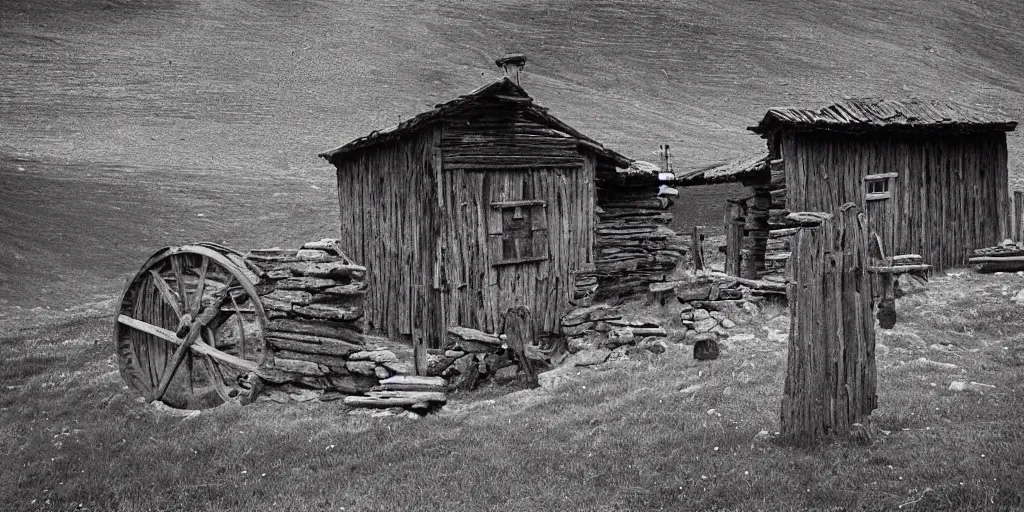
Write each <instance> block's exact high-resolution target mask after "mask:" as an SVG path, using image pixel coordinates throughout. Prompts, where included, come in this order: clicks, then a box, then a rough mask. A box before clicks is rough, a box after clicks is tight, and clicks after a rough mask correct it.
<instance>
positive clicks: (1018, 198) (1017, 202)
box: [1010, 190, 1024, 242]
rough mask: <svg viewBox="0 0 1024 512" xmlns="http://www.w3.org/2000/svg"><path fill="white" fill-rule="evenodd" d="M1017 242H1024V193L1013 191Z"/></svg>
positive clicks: (1013, 236)
mask: <svg viewBox="0 0 1024 512" xmlns="http://www.w3.org/2000/svg"><path fill="white" fill-rule="evenodd" d="M1010 238H1013V240H1014V241H1015V242H1024V192H1022V191H1020V190H1014V191H1013V234H1012V235H1011V236H1010Z"/></svg>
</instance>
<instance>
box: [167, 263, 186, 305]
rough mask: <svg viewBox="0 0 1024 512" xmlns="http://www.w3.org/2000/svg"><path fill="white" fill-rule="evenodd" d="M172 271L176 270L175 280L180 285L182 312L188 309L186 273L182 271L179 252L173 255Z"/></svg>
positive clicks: (179, 294) (179, 293)
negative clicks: (186, 301)
mask: <svg viewBox="0 0 1024 512" xmlns="http://www.w3.org/2000/svg"><path fill="white" fill-rule="evenodd" d="M171 271H173V272H174V281H175V283H176V284H177V287H178V297H179V298H180V299H181V303H180V307H181V310H182V312H184V311H185V310H187V309H188V306H187V305H186V304H185V274H184V273H183V272H182V271H181V259H180V258H179V257H178V255H177V254H175V255H173V256H171Z"/></svg>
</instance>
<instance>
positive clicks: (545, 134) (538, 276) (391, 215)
mask: <svg viewBox="0 0 1024 512" xmlns="http://www.w3.org/2000/svg"><path fill="white" fill-rule="evenodd" d="M524 62H525V58H523V57H521V56H511V57H510V58H506V59H499V61H498V64H499V65H500V66H503V67H505V70H506V76H505V77H503V78H501V79H499V80H497V81H495V82H493V83H490V84H488V85H485V86H483V87H481V88H479V89H477V90H475V91H473V92H471V93H469V94H466V95H464V96H461V97H458V98H456V99H454V100H451V101H448V102H446V103H441V104H439V105H437V106H436V107H435V108H434V109H432V110H429V111H427V112H424V113H422V114H419V115H417V116H415V117H413V118H412V119H409V120H407V121H404V122H402V123H400V124H399V125H397V126H395V127H392V128H389V129H385V130H380V131H374V132H372V133H370V134H369V135H367V136H365V137H362V138H359V139H356V140H354V141H352V142H349V143H348V144H345V145H344V146H341V147H339V148H337V149H334V150H331V151H327V152H325V153H322V154H321V155H320V156H321V157H323V158H325V159H326V160H328V161H329V162H330V163H331V164H333V165H334V166H335V167H336V169H337V171H336V172H337V179H338V201H339V206H340V214H341V219H340V220H341V241H342V243H343V245H344V246H345V247H346V248H347V249H348V250H349V251H351V254H350V256H351V257H353V258H354V259H355V260H356V261H359V262H361V263H363V264H365V265H366V267H367V270H368V274H367V280H368V281H369V292H368V296H367V297H366V300H365V302H364V304H365V307H366V310H367V311H366V319H367V322H368V324H369V326H370V328H371V329H377V330H381V331H384V332H385V333H386V334H387V335H389V336H390V337H392V338H399V337H407V336H420V335H421V334H422V336H423V339H424V340H426V341H428V342H429V344H430V345H431V346H433V347H439V346H441V344H442V341H443V338H444V333H445V331H446V330H447V327H449V326H455V325H459V326H465V327H472V328H476V329H480V330H483V331H487V332H500V331H501V327H502V326H501V325H499V322H500V319H501V318H502V315H503V313H505V312H506V311H507V310H508V309H509V308H511V307H514V306H519V305H525V306H527V307H529V308H530V310H531V312H532V314H533V318H534V321H535V323H536V327H537V329H538V332H541V333H544V332H547V333H552V332H557V330H558V325H559V320H560V318H561V316H563V315H564V314H565V313H566V312H567V311H568V310H569V309H571V308H572V307H574V304H579V303H581V301H582V300H584V299H586V298H589V297H592V296H593V295H594V293H595V292H596V291H597V290H596V289H599V288H600V286H599V285H600V284H604V285H605V287H606V288H608V289H609V290H610V291H614V290H612V289H614V288H615V286H616V285H617V284H620V283H621V282H622V281H621V280H617V279H616V277H620V278H621V277H623V276H624V275H627V274H628V275H641V276H642V277H643V279H649V280H657V279H663V278H664V273H665V272H666V271H667V270H670V269H671V267H674V264H672V265H668V264H667V263H665V262H664V260H667V259H668V258H667V257H663V258H662V260H663V261H660V262H659V261H658V259H657V257H656V256H655V255H653V254H651V253H653V252H657V250H659V249H665V245H666V244H667V243H668V242H667V240H668V234H666V233H664V232H663V230H662V228H664V225H665V224H667V223H668V222H669V221H670V220H671V216H667V217H666V215H668V214H667V213H666V212H665V211H664V210H665V209H666V208H667V207H668V204H669V203H668V201H667V200H665V199H663V198H659V197H658V196H657V191H658V184H657V182H658V176H657V173H654V172H644V171H642V170H638V169H637V168H636V167H635V166H633V167H632V172H631V171H630V169H631V165H630V164H631V163H632V160H630V159H629V158H627V157H625V156H623V155H621V154H619V153H617V152H615V151H612V150H610V149H608V148H605V147H604V146H603V145H602V144H600V143H599V142H597V141H595V140H594V139H591V138H590V137H587V136H585V135H583V134H582V133H580V132H578V131H576V130H575V129H573V128H572V127H570V126H568V125H567V124H565V123H564V122H562V121H560V120H558V119H557V118H555V117H554V116H552V115H551V114H549V113H548V111H547V109H545V108H543V107H541V106H539V105H538V104H537V103H536V102H534V101H533V99H532V98H531V97H530V96H529V95H528V94H527V93H526V91H524V90H523V88H522V87H520V86H519V84H518V77H519V71H520V69H521V68H522V65H523V63H524ZM602 204H603V205H604V206H605V208H602ZM605 216H610V218H608V219H606V218H605ZM666 229H667V228H666ZM659 237H660V238H659ZM637 238H640V239H642V241H643V242H648V244H647V245H646V246H642V244H641V243H640V241H637V242H636V243H632V242H633V241H634V240H635V239H637ZM627 243H628V245H630V246H634V247H635V248H636V249H637V251H633V252H629V250H628V248H625V247H624V245H627ZM659 244H660V245H659ZM617 248H622V249H621V250H619V249H617ZM609 250H610V251H612V253H609V254H606V253H605V252H603V251H609ZM616 251H617V252H616ZM623 252H625V253H626V256H622V255H621V254H620V253H623ZM638 252H639V253H638ZM616 254H618V255H619V256H618V257H615V256H614V255H616ZM638 260H642V261H638ZM647 285H648V284H647V282H644V283H643V288H644V289H646V287H647ZM620 291H621V290H620Z"/></svg>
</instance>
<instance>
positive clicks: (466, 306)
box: [436, 108, 595, 333]
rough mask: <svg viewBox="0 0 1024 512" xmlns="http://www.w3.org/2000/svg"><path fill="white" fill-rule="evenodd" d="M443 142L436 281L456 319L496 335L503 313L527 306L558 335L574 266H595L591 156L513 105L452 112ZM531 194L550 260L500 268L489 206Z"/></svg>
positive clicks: (541, 326) (539, 324)
mask: <svg viewBox="0 0 1024 512" xmlns="http://www.w3.org/2000/svg"><path fill="white" fill-rule="evenodd" d="M441 140H442V147H441V158H442V161H443V162H444V167H443V168H442V169H441V170H440V171H436V175H437V190H438V201H439V203H438V205H439V209H440V212H441V214H440V233H441V239H440V242H439V249H438V250H439V252H440V254H441V256H440V258H439V259H438V261H439V263H440V265H439V268H438V275H439V283H438V285H439V287H440V289H442V290H443V293H442V296H441V300H442V303H443V308H444V309H445V310H446V311H447V322H448V324H449V325H462V326H467V327H474V328H477V329H481V330H484V331H488V332H498V331H499V330H500V329H501V325H500V322H501V318H502V315H503V314H504V313H505V311H507V310H508V309H509V308H511V307H514V306H519V305H524V306H527V307H529V308H530V310H531V311H532V312H533V318H534V321H535V322H536V328H537V330H538V332H547V333H551V332H557V329H558V325H559V319H560V318H561V316H562V315H564V314H565V313H566V312H567V311H568V310H569V309H570V308H571V305H570V304H569V299H570V298H571V296H572V293H573V292H574V279H573V276H574V274H575V272H577V271H581V270H587V269H589V268H591V267H592V264H593V236H594V216H595V213H594V159H593V157H592V156H591V155H589V154H581V153H580V152H579V150H578V149H577V148H576V143H575V141H572V142H571V143H570V144H566V140H565V138H563V137H559V136H556V135H555V134H554V132H551V131H550V130H549V129H547V128H545V127H544V126H542V125H540V124H537V123H535V122H532V121H531V120H529V119H524V118H523V117H522V116H521V114H520V113H519V112H518V111H517V110H516V109H514V108H505V109H504V110H495V109H490V110H489V111H488V113H487V114H486V115H481V113H479V112H470V113H466V115H465V117H456V118H453V119H449V120H448V121H447V122H446V123H445V124H444V127H443V136H442V138H441ZM453 164H454V165H453ZM526 199H533V200H542V201H544V202H545V204H546V206H545V208H544V209H543V212H544V215H546V216H547V236H548V242H547V252H548V254H547V258H546V259H544V260H542V261H531V262H524V263H516V264H510V265H497V266H496V265H494V263H496V261H495V260H494V256H493V255H492V254H491V251H490V249H489V246H488V234H489V233H490V232H496V231H497V230H496V229H495V228H496V226H489V224H488V223H489V222H492V223H493V222H494V219H495V218H496V217H495V216H493V214H492V211H491V203H494V202H500V201H517V200H526Z"/></svg>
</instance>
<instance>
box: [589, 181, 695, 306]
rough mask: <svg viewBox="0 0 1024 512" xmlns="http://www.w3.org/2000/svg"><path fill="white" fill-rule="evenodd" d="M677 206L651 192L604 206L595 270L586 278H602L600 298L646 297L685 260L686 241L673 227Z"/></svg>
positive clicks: (628, 193)
mask: <svg viewBox="0 0 1024 512" xmlns="http://www.w3.org/2000/svg"><path fill="white" fill-rule="evenodd" d="M671 205H672V200H671V199H670V198H669V197H657V196H656V195H655V194H652V193H650V192H649V191H648V192H643V191H626V192H623V193H617V194H615V195H614V196H613V197H604V198H603V199H602V200H600V201H599V202H598V206H597V218H598V222H597V225H596V228H595V231H596V235H597V236H596V240H595V252H596V255H595V257H596V261H595V270H594V271H593V272H591V273H587V274H581V276H580V277H584V278H589V277H592V278H596V281H597V283H598V287H597V291H596V298H597V299H600V298H603V297H612V296H620V297H621V296H628V295H634V294H639V293H644V292H646V291H647V289H648V286H649V285H650V283H652V282H658V281H664V280H665V276H666V275H667V274H668V273H670V272H672V271H673V270H674V269H675V268H676V266H677V265H679V263H681V262H683V261H684V260H685V258H686V253H687V247H686V241H685V239H684V238H683V237H680V236H679V235H677V234H676V232H675V231H673V230H672V229H670V228H669V227H668V224H670V223H671V222H672V214H671V213H669V211H668V209H669V207H670V206H671ZM580 305H582V304H580Z"/></svg>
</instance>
